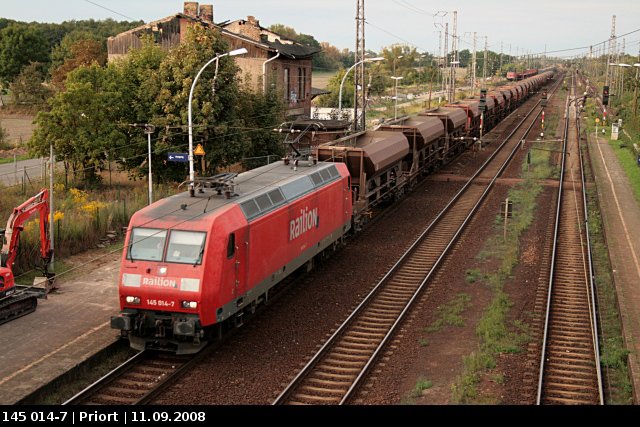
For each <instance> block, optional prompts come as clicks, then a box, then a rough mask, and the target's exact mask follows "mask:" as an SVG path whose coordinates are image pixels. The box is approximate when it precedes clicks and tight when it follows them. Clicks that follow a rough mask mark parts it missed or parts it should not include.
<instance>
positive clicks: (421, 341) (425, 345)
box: [418, 338, 429, 347]
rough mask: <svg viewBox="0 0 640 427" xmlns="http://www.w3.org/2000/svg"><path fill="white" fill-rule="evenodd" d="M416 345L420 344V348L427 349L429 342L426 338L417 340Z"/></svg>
mask: <svg viewBox="0 0 640 427" xmlns="http://www.w3.org/2000/svg"><path fill="white" fill-rule="evenodd" d="M418 344H420V347H427V346H428V345H429V340H428V339H426V338H420V339H419V340H418Z"/></svg>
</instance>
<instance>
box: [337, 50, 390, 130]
mask: <svg viewBox="0 0 640 427" xmlns="http://www.w3.org/2000/svg"><path fill="white" fill-rule="evenodd" d="M382 60H384V58H382V57H380V56H379V57H376V58H365V59H363V60H362V61H359V62H356V63H355V64H353V65H352V66H351V68H349V69H348V70H347V72H346V73H344V76H342V81H341V82H340V91H339V94H338V110H340V115H342V86H343V85H344V81H345V80H346V79H347V75H349V73H350V72H351V70H353V69H354V68H356V67H357V66H358V65H360V64H362V63H363V62H377V61H382ZM354 120H355V117H354Z"/></svg>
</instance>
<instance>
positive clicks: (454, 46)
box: [449, 10, 459, 102]
mask: <svg viewBox="0 0 640 427" xmlns="http://www.w3.org/2000/svg"><path fill="white" fill-rule="evenodd" d="M451 51H452V54H453V56H452V58H453V61H452V62H451V96H450V98H449V99H450V100H452V101H451V102H455V100H456V68H457V67H458V62H459V61H458V11H456V10H454V11H453V38H452V40H451Z"/></svg>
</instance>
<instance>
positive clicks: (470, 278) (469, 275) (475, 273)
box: [465, 268, 483, 283]
mask: <svg viewBox="0 0 640 427" xmlns="http://www.w3.org/2000/svg"><path fill="white" fill-rule="evenodd" d="M482 277H483V274H482V272H481V271H480V269H479V268H473V269H469V270H467V271H466V272H465V280H466V281H467V283H475V282H477V281H478V280H480V279H482Z"/></svg>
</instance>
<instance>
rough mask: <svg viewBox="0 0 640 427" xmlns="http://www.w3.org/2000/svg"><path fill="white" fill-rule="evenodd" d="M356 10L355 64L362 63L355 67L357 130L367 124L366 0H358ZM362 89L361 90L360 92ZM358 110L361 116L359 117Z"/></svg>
mask: <svg viewBox="0 0 640 427" xmlns="http://www.w3.org/2000/svg"><path fill="white" fill-rule="evenodd" d="M357 3H358V4H357V10H356V53H355V56H356V57H355V64H358V63H360V65H358V66H356V69H355V73H356V74H355V79H354V80H355V85H356V87H355V99H356V102H355V105H354V106H353V118H354V126H355V130H364V129H365V128H366V126H367V119H366V96H367V95H366V92H367V91H366V90H365V88H364V60H365V57H364V55H365V37H364V24H365V18H364V16H365V15H364V0H357ZM358 90H360V92H358ZM358 110H360V111H361V112H360V116H361V117H358Z"/></svg>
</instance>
